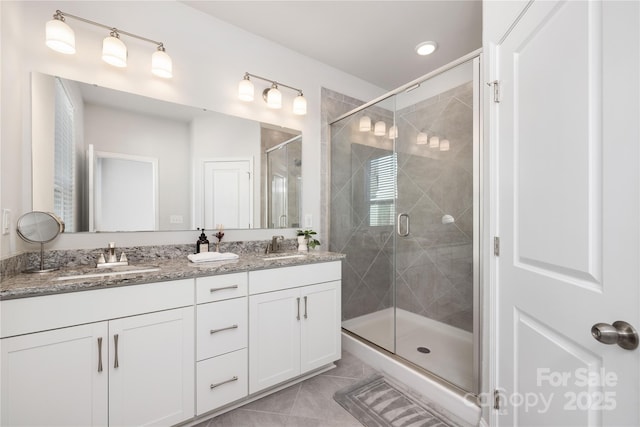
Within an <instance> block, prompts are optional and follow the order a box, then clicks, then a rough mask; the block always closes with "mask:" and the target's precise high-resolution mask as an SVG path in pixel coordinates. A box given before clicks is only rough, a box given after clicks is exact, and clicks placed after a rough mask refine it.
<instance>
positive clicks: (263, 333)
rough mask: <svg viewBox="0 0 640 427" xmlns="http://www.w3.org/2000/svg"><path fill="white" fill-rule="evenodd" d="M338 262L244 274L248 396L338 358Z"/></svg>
mask: <svg viewBox="0 0 640 427" xmlns="http://www.w3.org/2000/svg"><path fill="white" fill-rule="evenodd" d="M340 279H341V265H340V262H339V261H338V262H327V263H318V264H308V265H300V266H294V267H283V268H277V269H270V270H258V271H252V272H249V294H250V295H249V373H250V375H249V392H250V393H256V392H258V391H261V390H264V389H266V388H268V387H271V386H274V385H276V384H279V383H281V382H284V381H286V380H289V379H291V378H294V377H296V376H299V375H301V374H304V373H306V372H310V371H312V370H314V369H317V368H320V367H322V366H324V365H327V364H329V363H331V362H334V361H335V360H338V359H340V353H341V351H340V350H341V348H340V307H341V304H340V294H341V290H340Z"/></svg>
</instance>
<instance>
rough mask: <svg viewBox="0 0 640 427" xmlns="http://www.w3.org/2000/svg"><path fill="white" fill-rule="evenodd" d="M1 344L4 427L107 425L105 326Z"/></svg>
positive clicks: (99, 325)
mask: <svg viewBox="0 0 640 427" xmlns="http://www.w3.org/2000/svg"><path fill="white" fill-rule="evenodd" d="M98 340H101V341H100V343H99V341H98ZM1 345H2V368H1V369H2V423H1V424H2V425H3V426H106V425H107V424H108V418H107V415H108V408H107V404H108V400H107V393H108V385H109V382H108V377H107V376H108V371H109V369H108V366H107V363H108V362H107V352H108V342H107V323H106V322H100V323H92V324H88V325H82V326H75V327H72V328H63V329H56V330H53V331H48V332H40V333H36V334H30V335H22V336H18V337H14V338H5V339H3V340H2V343H1ZM100 350H102V351H100ZM101 360H102V364H101V363H100V361H101Z"/></svg>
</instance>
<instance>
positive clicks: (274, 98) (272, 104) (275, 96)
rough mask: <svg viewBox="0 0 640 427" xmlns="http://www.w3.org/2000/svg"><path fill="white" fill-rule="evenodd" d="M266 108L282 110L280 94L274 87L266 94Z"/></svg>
mask: <svg viewBox="0 0 640 427" xmlns="http://www.w3.org/2000/svg"><path fill="white" fill-rule="evenodd" d="M267 107H269V108H282V93H280V91H279V90H278V88H276V87H272V88H271V89H269V92H267Z"/></svg>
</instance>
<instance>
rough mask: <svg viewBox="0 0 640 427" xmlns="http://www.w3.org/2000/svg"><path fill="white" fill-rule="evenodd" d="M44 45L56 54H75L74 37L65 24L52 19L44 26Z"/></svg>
mask: <svg viewBox="0 0 640 427" xmlns="http://www.w3.org/2000/svg"><path fill="white" fill-rule="evenodd" d="M45 43H46V45H47V46H49V47H50V48H51V49H53V50H55V51H56V52H60V53H64V54H66V55H71V54H74V53H76V36H75V34H74V32H73V30H72V29H71V27H70V26H68V25H67V24H66V23H65V22H63V21H61V20H59V19H52V20H51V21H49V22H47V24H46V26H45Z"/></svg>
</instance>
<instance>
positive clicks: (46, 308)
mask: <svg viewBox="0 0 640 427" xmlns="http://www.w3.org/2000/svg"><path fill="white" fill-rule="evenodd" d="M187 306H190V307H193V279H183V280H174V281H168V282H158V283H146V284H142V285H127V286H118V287H115V288H109V289H92V290H87V291H82V292H71V293H67V294H56V295H44V296H39V297H31V298H18V299H12V300H7V301H2V302H0V316H1V321H0V325H1V334H2V338H5V337H9V336H13V335H21V334H28V333H31V332H39V331H44V330H49V329H57V328H64V327H67V326H74V325H80V324H84V323H93V322H99V321H102V320H108V319H116V318H119V317H127V316H135V315H138V314H143V313H151V312H154V311H161V310H169V309H172V308H179V307H187Z"/></svg>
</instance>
